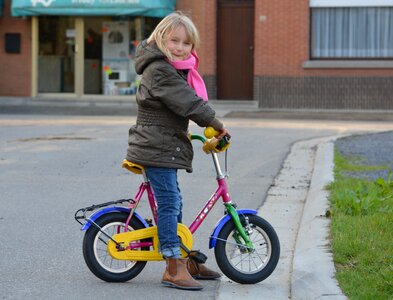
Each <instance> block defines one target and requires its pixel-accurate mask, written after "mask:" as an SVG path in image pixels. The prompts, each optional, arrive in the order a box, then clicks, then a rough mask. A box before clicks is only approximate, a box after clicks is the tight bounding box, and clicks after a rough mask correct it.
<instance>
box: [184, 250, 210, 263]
mask: <svg viewBox="0 0 393 300" xmlns="http://www.w3.org/2000/svg"><path fill="white" fill-rule="evenodd" d="M188 257H190V258H192V259H193V260H195V261H196V262H197V263H199V264H204V263H205V262H206V260H207V256H206V255H205V254H203V253H202V252H200V251H198V250H191V251H190V253H189V254H188Z"/></svg>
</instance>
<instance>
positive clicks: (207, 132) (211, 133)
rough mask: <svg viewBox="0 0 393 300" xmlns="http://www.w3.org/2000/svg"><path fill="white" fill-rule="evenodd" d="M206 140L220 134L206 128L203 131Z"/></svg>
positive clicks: (211, 128) (210, 128)
mask: <svg viewBox="0 0 393 300" xmlns="http://www.w3.org/2000/svg"><path fill="white" fill-rule="evenodd" d="M203 134H204V135H205V137H206V138H208V139H211V138H213V137H215V136H216V135H219V134H220V132H218V131H217V130H215V129H214V128H213V127H206V129H205V131H204V132H203Z"/></svg>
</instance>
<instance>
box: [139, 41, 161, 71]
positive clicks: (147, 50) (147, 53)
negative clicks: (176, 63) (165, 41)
mask: <svg viewBox="0 0 393 300" xmlns="http://www.w3.org/2000/svg"><path fill="white" fill-rule="evenodd" d="M164 58H166V56H165V54H164V53H162V52H161V50H160V49H158V47H157V45H156V44H155V43H151V44H150V45H149V44H148V43H147V40H144V41H142V42H141V43H139V45H138V47H137V48H136V53H135V71H136V73H137V74H142V73H143V70H144V69H145V68H146V67H147V66H148V65H149V64H151V63H152V62H153V61H155V60H159V59H164Z"/></svg>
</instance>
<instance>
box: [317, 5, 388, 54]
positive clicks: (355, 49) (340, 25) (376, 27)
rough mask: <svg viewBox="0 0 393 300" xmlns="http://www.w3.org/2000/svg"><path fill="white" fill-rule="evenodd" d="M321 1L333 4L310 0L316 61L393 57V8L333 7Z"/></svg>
mask: <svg viewBox="0 0 393 300" xmlns="http://www.w3.org/2000/svg"><path fill="white" fill-rule="evenodd" d="M321 2H329V1H310V6H311V24H312V25H311V57H312V58H313V59H367V60H369V59H391V58H393V6H390V7H388V6H379V7H367V6H364V5H359V6H357V7H354V6H350V5H349V6H350V7H331V5H330V6H329V5H326V3H325V6H324V5H320V4H321ZM333 2H334V1H333ZM354 2H356V1H354ZM364 2H367V1H362V3H364ZM313 3H314V5H313ZM317 3H318V5H317ZM355 4H356V3H355ZM321 6H322V7H321ZM326 6H328V7H326Z"/></svg>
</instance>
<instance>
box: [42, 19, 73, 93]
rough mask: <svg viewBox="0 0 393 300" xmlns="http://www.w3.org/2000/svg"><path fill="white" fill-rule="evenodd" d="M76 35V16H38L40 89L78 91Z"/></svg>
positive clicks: (61, 91)
mask: <svg viewBox="0 0 393 300" xmlns="http://www.w3.org/2000/svg"><path fill="white" fill-rule="evenodd" d="M75 38H76V29H75V18H73V17H58V16H44V17H40V18H39V27H38V40H39V43H38V93H75V53H76V51H75V50H76V43H75Z"/></svg>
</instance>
